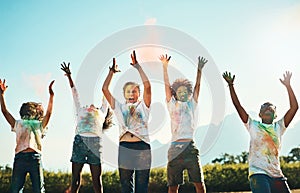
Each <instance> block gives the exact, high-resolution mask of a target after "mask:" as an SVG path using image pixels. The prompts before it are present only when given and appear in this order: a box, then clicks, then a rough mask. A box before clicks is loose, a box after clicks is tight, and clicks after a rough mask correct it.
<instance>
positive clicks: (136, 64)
mask: <svg viewBox="0 0 300 193" xmlns="http://www.w3.org/2000/svg"><path fill="white" fill-rule="evenodd" d="M130 56H131V61H132V62H131V63H130V64H131V65H132V66H133V67H135V68H138V67H140V65H139V63H138V61H137V60H136V54H135V50H133V52H132V54H130Z"/></svg>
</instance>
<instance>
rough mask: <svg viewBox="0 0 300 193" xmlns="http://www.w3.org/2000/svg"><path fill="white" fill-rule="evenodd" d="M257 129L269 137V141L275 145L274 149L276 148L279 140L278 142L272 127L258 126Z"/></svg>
mask: <svg viewBox="0 0 300 193" xmlns="http://www.w3.org/2000/svg"><path fill="white" fill-rule="evenodd" d="M258 127H259V129H261V130H263V131H265V132H266V133H267V134H268V136H270V137H271V140H272V141H273V143H274V144H275V145H276V147H278V145H279V140H278V136H277V135H276V133H275V130H274V127H273V126H270V127H266V126H264V125H263V124H259V125H258Z"/></svg>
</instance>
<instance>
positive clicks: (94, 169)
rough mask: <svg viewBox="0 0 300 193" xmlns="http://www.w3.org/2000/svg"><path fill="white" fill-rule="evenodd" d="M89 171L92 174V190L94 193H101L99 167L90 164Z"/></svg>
mask: <svg viewBox="0 0 300 193" xmlns="http://www.w3.org/2000/svg"><path fill="white" fill-rule="evenodd" d="M90 170H91V173H92V180H93V188H94V192H95V193H102V192H103V187H102V179H101V165H92V164H90Z"/></svg>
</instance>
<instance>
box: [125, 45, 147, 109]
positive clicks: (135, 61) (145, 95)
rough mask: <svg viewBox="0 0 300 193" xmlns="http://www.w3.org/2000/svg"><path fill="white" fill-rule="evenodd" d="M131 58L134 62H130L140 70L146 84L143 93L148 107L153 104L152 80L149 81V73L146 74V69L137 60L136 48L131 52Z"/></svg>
mask: <svg viewBox="0 0 300 193" xmlns="http://www.w3.org/2000/svg"><path fill="white" fill-rule="evenodd" d="M131 60H132V63H130V64H131V65H132V66H133V67H135V68H136V69H137V70H138V72H139V74H140V76H141V79H142V81H143V85H144V95H143V98H144V102H145V104H146V106H147V107H150V104H151V84H150V81H149V79H148V77H147V75H146V74H145V72H144V70H143V69H142V67H141V66H140V64H139V63H138V61H137V60H136V55H135V51H134V50H133V53H132V54H131Z"/></svg>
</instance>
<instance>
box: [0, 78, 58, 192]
mask: <svg viewBox="0 0 300 193" xmlns="http://www.w3.org/2000/svg"><path fill="white" fill-rule="evenodd" d="M53 83H54V81H52V82H51V83H50V85H49V93H50V98H49V102H48V108H47V112H46V115H45V116H44V110H43V107H42V105H41V103H35V102H27V103H23V104H22V106H21V109H20V116H21V120H15V118H14V117H13V116H12V115H11V114H10V112H9V111H8V110H7V109H6V104H5V100H4V92H5V91H6V89H7V86H6V84H5V80H3V82H2V80H1V79H0V104H1V111H2V113H3V115H4V117H5V119H6V120H7V122H8V123H9V124H10V126H11V128H12V129H11V130H12V131H13V132H15V133H16V143H17V144H16V148H15V158H14V164H13V171H12V182H11V192H12V193H18V192H19V191H20V192H22V190H23V187H24V183H25V177H26V175H27V173H29V174H30V179H31V183H32V191H33V192H34V193H41V192H45V188H44V176H43V168H42V161H41V154H42V143H41V139H42V138H43V137H44V135H45V133H46V130H47V127H46V126H47V124H48V122H49V119H50V116H51V113H52V106H53V97H54V93H53V90H52V85H53Z"/></svg>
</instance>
